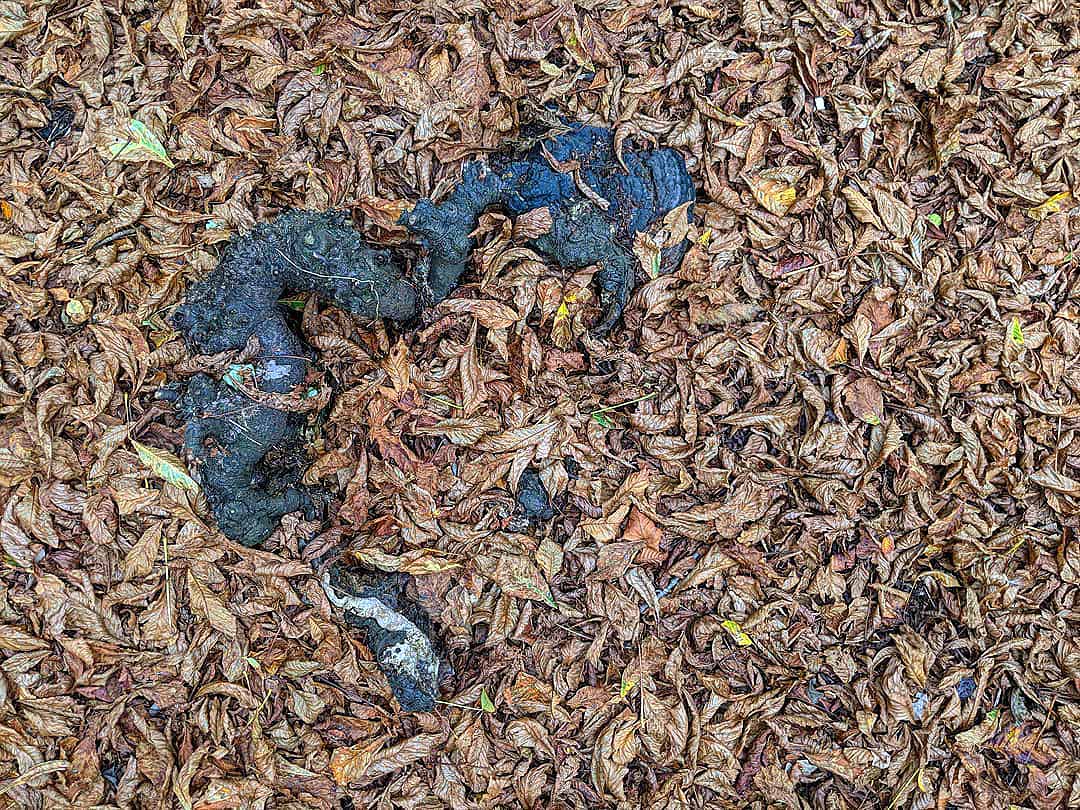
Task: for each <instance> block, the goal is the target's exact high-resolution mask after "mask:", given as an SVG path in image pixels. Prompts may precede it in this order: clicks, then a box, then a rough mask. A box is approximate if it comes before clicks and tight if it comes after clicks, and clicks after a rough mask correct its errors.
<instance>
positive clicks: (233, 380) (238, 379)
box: [221, 363, 255, 392]
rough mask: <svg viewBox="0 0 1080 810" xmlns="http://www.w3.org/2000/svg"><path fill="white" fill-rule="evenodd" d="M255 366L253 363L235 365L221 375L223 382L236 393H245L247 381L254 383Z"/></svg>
mask: <svg viewBox="0 0 1080 810" xmlns="http://www.w3.org/2000/svg"><path fill="white" fill-rule="evenodd" d="M254 379H255V366H253V365H252V364H251V363H233V364H232V365H231V366H229V368H228V369H226V371H225V373H224V374H222V375H221V381H222V382H223V383H225V384H226V385H227V386H229V387H230V388H232V389H233V390H234V391H240V392H243V390H244V382H245V381H254Z"/></svg>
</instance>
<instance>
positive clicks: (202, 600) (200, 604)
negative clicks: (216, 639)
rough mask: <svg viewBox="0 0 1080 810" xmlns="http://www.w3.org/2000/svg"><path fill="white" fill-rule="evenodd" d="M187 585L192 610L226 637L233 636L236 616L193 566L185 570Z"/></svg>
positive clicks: (235, 627)
mask: <svg viewBox="0 0 1080 810" xmlns="http://www.w3.org/2000/svg"><path fill="white" fill-rule="evenodd" d="M187 585H188V598H189V600H190V602H191V608H192V610H193V611H194V612H195V613H196V614H197V615H199V616H201V617H202V618H203V619H205V620H206V621H207V622H209V624H210V626H211V627H213V628H214V629H215V630H217V631H218V632H219V633H221V634H223V635H224V636H225V637H226V638H233V637H234V636H235V635H236V632H237V623H236V617H235V616H233V614H232V612H231V611H230V610H229V608H228V607H227V606H226V605H225V602H224V601H222V599H221V597H220V596H218V595H217V594H216V593H214V592H213V591H212V590H210V588H209V586H207V585H206V584H205V583H204V582H203V581H202V579H201V578H200V576H199V575H198V574H197V573H196V571H195V568H194V567H189V568H188V570H187Z"/></svg>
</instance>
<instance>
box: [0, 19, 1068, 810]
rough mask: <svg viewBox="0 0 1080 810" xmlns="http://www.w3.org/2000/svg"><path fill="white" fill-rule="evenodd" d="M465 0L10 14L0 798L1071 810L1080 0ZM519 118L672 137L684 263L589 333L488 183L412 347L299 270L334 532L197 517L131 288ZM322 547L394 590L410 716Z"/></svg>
mask: <svg viewBox="0 0 1080 810" xmlns="http://www.w3.org/2000/svg"><path fill="white" fill-rule="evenodd" d="M457 5H458V7H457V8H455V4H452V3H441V4H415V6H413V5H412V4H409V3H385V2H377V3H370V4H360V5H356V6H352V7H347V4H346V6H340V4H339V5H333V4H330V5H323V4H320V3H315V4H310V3H305V4H292V5H290V4H273V3H271V4H254V5H251V4H248V5H239V4H235V3H225V4H218V5H215V4H213V3H210V4H207V3H204V2H201V0H170V2H168V3H162V4H160V5H158V6H154V5H147V4H145V3H126V2H123V3H120V4H119V5H116V4H112V5H110V4H104V3H101V2H97V0H92V2H89V3H83V4H70V3H67V4H65V3H60V4H31V3H27V2H22V0H4V1H3V2H0V66H2V72H3V75H2V77H0V110H2V112H3V114H2V115H0V122H2V123H0V130H2V132H3V137H2V138H0V154H2V155H3V157H4V161H3V172H4V180H5V182H4V183H3V184H2V187H0V197H2V199H0V248H2V251H0V298H2V299H3V306H2V308H0V326H2V329H3V332H2V335H0V362H2V364H3V370H2V374H0V414H2V418H0V430H2V432H3V437H4V441H3V443H2V444H0V487H2V488H3V496H2V497H3V505H2V510H0V552H2V560H3V568H2V570H0V625H2V627H3V633H0V749H2V750H3V756H0V801H3V802H4V803H5V806H18V807H24V806H25V807H69V806H79V807H85V806H95V805H97V806H123V807H147V808H149V807H161V806H165V805H167V804H171V803H172V802H173V799H174V798H175V800H176V801H177V802H179V804H180V806H183V807H194V808H202V810H211V808H219V807H221V808H223V807H249V808H268V807H274V808H286V807H297V808H299V807H304V808H310V807H322V808H338V807H347V806H353V807H405V806H409V807H420V806H422V807H454V808H458V807H527V808H534V807H536V808H539V807H568V808H573V807H619V808H629V807H642V806H646V807H655V808H679V807H766V806H774V805H782V806H792V807H818V806H824V807H851V808H855V807H859V808H868V807H883V808H891V807H957V808H961V807H973V808H983V807H1008V806H1019V807H1034V808H1057V807H1067V806H1075V805H1077V804H1078V803H1080V768H1078V766H1077V762H1078V761H1080V741H1078V738H1077V728H1078V723H1080V702H1078V688H1080V647H1078V644H1077V639H1076V632H1075V628H1076V619H1077V614H1076V611H1077V588H1078V587H1080V545H1078V526H1080V521H1078V515H1080V430H1078V429H1080V375H1078V372H1077V368H1076V357H1077V356H1078V353H1080V271H1078V265H1077V247H1078V245H1077V241H1078V237H1077V235H1076V234H1077V233H1078V232H1080V214H1078V213H1077V210H1078V209H1076V206H1075V199H1076V195H1077V194H1078V193H1080V188H1078V187H1077V180H1076V177H1077V169H1078V159H1080V152H1078V148H1077V143H1078V137H1080V135H1078V133H1080V117H1078V116H1080V113H1078V108H1077V104H1076V91H1077V89H1078V85H1077V82H1078V80H1077V70H1078V68H1080V55H1078V54H1080V51H1078V50H1077V42H1078V41H1080V34H1078V18H1077V15H1076V10H1075V8H1074V7H1073V5H1072V4H1069V3H1019V4H1017V3H1004V4H989V5H984V6H981V7H965V6H957V5H956V4H952V5H950V4H936V3H920V4H915V5H914V6H902V5H896V4H893V5H892V6H889V7H888V8H887V9H886V7H884V6H880V5H875V4H861V3H858V2H855V3H847V4H839V5H838V4H834V3H829V2H825V3H823V2H819V0H813V2H809V1H808V2H805V3H784V2H781V3H763V2H759V0H743V2H741V3H738V4H733V5H728V6H724V5H722V4H720V5H718V4H709V3H701V4H697V3H670V4H669V3H646V2H631V3H625V2H614V1H612V2H608V0H601V1H600V2H595V3H580V4H576V5H575V4H548V3H531V4H530V3H526V4H523V5H518V6H512V5H509V4H505V3H499V2H489V3H472V4H457ZM552 102H553V103H555V104H556V105H557V107H558V111H559V113H561V114H562V115H564V116H567V117H568V118H570V119H573V120H582V121H587V122H589V123H595V124H598V125H601V126H606V127H610V128H612V129H613V130H614V131H615V132H616V142H617V143H619V142H621V141H622V140H625V139H626V138H631V137H634V138H644V139H646V140H649V141H652V142H655V143H656V144H657V145H659V146H664V147H670V148H674V149H678V150H679V151H680V152H681V153H682V154H683V155H684V157H685V158H686V160H687V163H688V166H689V168H690V170H691V172H692V174H693V176H694V179H695V183H696V185H697V189H698V197H697V203H696V206H695V220H694V223H693V224H692V225H691V226H690V230H689V233H688V234H686V235H687V236H688V237H689V238H690V239H691V240H692V243H693V247H692V248H691V250H690V251H689V253H688V254H687V256H686V257H685V259H684V260H683V262H682V264H681V266H680V267H679V268H677V270H676V271H675V272H674V273H671V274H664V273H659V272H657V256H658V255H659V254H658V251H659V249H660V247H661V246H662V245H663V244H664V239H665V238H667V237H665V236H664V235H663V234H660V235H651V236H650V237H649V238H648V239H642V240H641V241H640V244H639V245H636V246H635V253H636V255H637V256H638V259H639V260H640V263H641V266H642V272H641V279H640V280H641V281H642V284H641V285H640V286H639V287H638V289H637V291H636V292H635V295H634V298H633V300H632V301H631V304H630V306H629V308H628V310H627V313H626V315H625V317H624V319H623V323H622V324H621V326H620V327H618V328H617V329H616V330H615V331H614V332H613V333H612V334H611V336H610V337H609V338H608V339H607V340H604V341H596V340H594V339H593V338H591V337H590V336H589V334H588V325H589V323H590V322H591V319H592V317H593V316H594V314H595V312H596V311H597V303H596V301H595V300H594V299H593V298H592V295H591V293H590V278H591V275H590V272H589V271H588V270H584V271H578V272H568V271H565V270H563V269H562V268H558V267H553V266H548V265H546V264H544V263H543V261H542V260H541V259H540V257H539V256H537V255H536V254H534V253H532V252H531V251H530V250H529V249H528V248H527V247H525V242H526V241H527V240H528V239H529V238H530V237H531V236H535V235H536V234H537V233H543V232H544V229H545V226H544V222H545V218H544V214H543V212H530V213H526V214H524V215H522V216H520V217H518V218H517V221H516V222H512V221H509V220H508V219H506V218H505V217H501V216H500V215H498V214H496V213H495V212H493V213H492V214H491V215H489V216H487V217H486V218H485V219H484V220H483V221H482V223H481V228H480V229H479V231H478V233H477V235H476V236H477V239H478V241H479V245H480V247H479V249H478V250H477V252H476V257H477V258H476V259H475V260H474V263H473V267H472V268H471V271H470V274H469V275H468V276H467V277H466V284H465V285H464V286H463V287H462V288H461V289H460V290H458V292H457V293H456V294H455V295H454V296H453V297H452V298H450V299H448V300H447V301H444V302H443V303H442V304H440V305H439V307H437V308H435V309H434V310H431V311H429V312H428V313H426V314H425V316H424V319H423V321H422V323H421V324H420V325H419V327H418V328H417V329H415V330H410V331H408V332H403V333H400V334H399V333H398V332H395V331H392V329H391V327H388V326H386V325H382V324H378V323H375V324H373V323H370V322H361V321H358V320H356V319H353V318H351V317H348V316H347V315H345V314H343V313H342V312H340V311H337V310H334V309H333V308H331V307H328V306H326V305H325V304H324V303H322V302H320V301H318V300H315V299H307V300H301V299H297V300H293V299H290V304H289V305H290V307H291V308H292V309H294V310H295V311H296V315H297V318H298V323H300V326H301V329H302V331H303V333H304V336H305V340H306V341H307V342H308V343H309V344H310V345H312V346H314V347H316V348H317V349H318V350H319V352H320V362H321V364H322V367H323V369H324V371H325V373H326V375H327V378H328V379H332V380H333V381H334V385H335V395H334V399H333V401H332V403H331V405H330V407H329V409H328V410H326V411H324V412H323V413H322V414H316V415H312V416H311V421H310V422H309V425H310V429H309V432H308V433H307V434H306V435H307V437H308V439H309V441H310V454H311V461H312V470H313V474H317V478H318V480H319V483H320V484H321V485H322V486H323V487H325V488H326V491H327V493H328V499H329V501H330V503H331V507H330V514H329V518H328V520H327V521H325V522H306V521H302V520H298V519H296V517H295V516H294V517H291V518H287V519H286V521H285V522H284V524H283V526H282V529H281V530H279V531H278V533H277V534H276V535H275V536H274V537H273V538H272V539H271V541H270V542H269V543H268V544H267V546H266V547H264V548H263V549H260V550H253V549H246V548H243V547H240V546H237V545H234V544H231V543H228V542H227V541H225V540H224V539H223V538H222V537H221V535H219V534H218V533H217V532H216V530H215V529H214V528H213V526H214V524H213V521H212V519H211V518H210V515H209V513H208V511H207V506H206V503H205V500H204V498H203V496H202V494H201V492H200V491H199V489H198V486H197V485H196V486H194V487H193V486H192V483H195V482H194V480H193V479H191V477H190V476H189V475H188V471H187V468H186V467H185V465H184V463H183V461H181V460H180V459H179V458H178V457H177V455H176V453H177V452H178V450H179V448H180V446H181V436H180V433H179V423H178V421H177V420H176V417H175V416H174V415H173V414H172V413H171V411H170V409H169V408H168V407H166V406H165V405H163V404H162V403H160V402H158V401H156V400H155V398H154V392H155V391H156V390H157V389H159V388H160V387H161V385H163V384H164V383H166V382H169V381H174V380H176V379H179V378H182V377H183V376H185V375H188V374H191V373H192V372H195V371H204V372H205V371H212V370H213V369H215V368H216V369H218V373H221V372H223V371H224V370H225V369H227V368H228V367H229V365H230V363H232V362H233V359H234V358H224V359H222V358H216V359H215V358H205V357H204V358H189V357H187V356H186V355H185V353H184V351H183V349H182V347H181V344H180V341H179V340H178V337H177V335H176V334H175V333H174V332H173V331H171V329H170V328H169V327H168V326H167V324H168V319H167V318H165V317H163V315H164V314H167V313H169V312H171V311H172V309H173V308H174V307H175V306H176V305H177V303H178V302H179V301H180V300H181V298H182V295H183V291H184V289H185V287H186V285H188V284H190V283H191V282H192V281H193V280H195V279H197V278H199V277H201V276H203V275H205V274H206V273H207V272H208V271H209V270H210V269H211V268H212V267H213V266H214V265H215V263H216V261H217V257H218V255H219V253H220V250H221V247H222V242H223V241H224V240H225V239H227V238H229V236H231V235H233V234H235V233H239V232H242V231H244V230H246V229H248V228H250V227H251V226H252V225H253V224H254V223H255V222H257V221H263V220H266V219H268V218H270V217H272V216H273V215H274V214H275V213H277V212H278V211H280V210H282V209H284V208H287V207H290V206H299V207H307V208H312V209H318V210H323V209H327V208H339V209H348V210H351V211H352V212H353V214H354V218H355V220H356V221H357V223H358V224H360V225H361V226H363V227H364V228H365V229H366V232H367V233H368V235H369V236H370V238H372V239H373V240H376V241H382V242H384V243H392V242H394V240H400V239H401V238H402V237H403V234H402V233H401V232H400V229H395V226H394V223H395V222H396V220H397V218H398V216H399V215H400V213H401V212H402V211H403V210H405V209H406V208H407V207H408V206H409V205H411V203H412V202H414V201H415V200H416V199H419V198H420V197H423V196H429V195H431V194H438V193H440V192H441V191H443V190H445V189H447V188H449V187H450V185H451V184H452V183H453V182H454V181H456V180H457V178H458V177H459V172H460V166H461V165H462V164H463V163H464V162H465V161H467V160H470V159H474V158H476V157H478V156H480V155H482V154H484V153H486V152H489V151H490V150H493V149H495V148H497V147H500V146H502V145H504V144H505V143H506V142H507V141H509V140H511V139H513V138H515V137H516V135H517V133H518V131H519V127H518V125H519V123H520V122H523V121H537V120H545V118H544V117H545V116H546V115H549V111H546V110H545V105H546V104H548V103H552ZM668 236H671V235H670V234H669V235H668ZM679 236H681V234H680V235H679ZM527 469H529V470H535V471H536V474H537V475H538V476H539V478H540V480H541V481H542V483H543V487H544V489H545V490H546V492H547V493H549V494H550V496H551V500H552V505H553V511H554V518H553V519H552V520H551V521H549V522H547V523H546V524H544V525H540V526H535V527H529V528H527V529H526V530H524V533H518V529H520V527H517V528H515V526H516V524H515V523H514V514H513V513H514V509H515V500H514V497H515V495H514V488H515V485H516V482H517V481H518V480H519V479H520V477H521V475H522V473H523V472H524V471H525V470H527ZM336 546H344V547H346V548H350V549H352V550H353V552H354V553H355V554H356V555H357V557H358V558H359V559H361V560H364V561H366V562H367V564H370V565H374V566H378V567H381V568H382V569H383V570H391V571H408V572H411V573H412V574H414V576H415V577H416V588H417V592H418V597H419V599H420V600H421V601H422V603H423V604H424V606H425V607H426V608H427V610H428V612H429V613H430V614H431V615H432V617H433V620H434V622H435V624H436V626H437V627H438V628H439V630H440V632H441V634H442V636H443V637H444V641H445V642H446V645H445V646H446V649H447V651H448V656H449V657H450V659H451V660H450V661H449V664H450V667H449V668H448V672H449V673H450V675H449V676H448V678H447V679H446V681H445V682H444V684H443V698H444V700H443V701H441V702H440V704H439V705H438V707H437V711H435V712H433V713H427V714H419V715H411V716H405V715H403V714H401V713H399V712H398V711H396V707H395V705H394V703H393V700H392V699H391V696H390V692H389V687H388V685H387V683H386V681H385V679H383V678H382V676H381V675H380V674H379V672H378V670H377V668H376V667H375V665H374V661H373V658H372V655H371V653H370V651H369V650H366V649H365V648H363V646H362V645H360V644H359V643H358V642H356V641H355V639H354V638H353V637H352V636H351V635H350V633H349V631H348V628H347V626H346V625H345V624H344V623H343V622H342V621H341V619H340V617H339V616H337V615H336V614H335V613H334V612H333V611H332V610H331V607H330V605H329V604H328V602H327V600H326V598H325V596H324V595H323V594H322V591H321V588H320V586H319V583H318V580H317V579H316V576H315V574H314V572H313V570H312V569H311V566H310V565H309V563H310V562H311V561H313V560H315V559H317V558H318V557H319V556H320V555H321V554H322V553H324V552H325V551H327V550H328V549H330V548H333V547H336Z"/></svg>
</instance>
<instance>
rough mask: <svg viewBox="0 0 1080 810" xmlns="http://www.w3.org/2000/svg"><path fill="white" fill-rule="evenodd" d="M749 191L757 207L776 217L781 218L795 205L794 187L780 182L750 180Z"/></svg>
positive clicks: (765, 179) (763, 179) (761, 179)
mask: <svg viewBox="0 0 1080 810" xmlns="http://www.w3.org/2000/svg"><path fill="white" fill-rule="evenodd" d="M749 182H750V190H751V191H753V192H754V199H755V200H757V202H758V205H760V206H761V207H762V208H764V209H765V210H766V211H768V212H769V213H772V214H776V215H777V216H778V217H782V216H783V215H784V214H786V213H787V212H788V210H789V209H790V208H791V206H793V205H794V204H795V188H794V186H791V185H789V184H788V183H784V182H783V181H781V180H770V179H767V178H751V180H750V181H749Z"/></svg>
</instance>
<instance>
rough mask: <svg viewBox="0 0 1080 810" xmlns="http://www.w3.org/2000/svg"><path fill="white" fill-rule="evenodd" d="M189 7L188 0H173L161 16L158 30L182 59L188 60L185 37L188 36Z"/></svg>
mask: <svg viewBox="0 0 1080 810" xmlns="http://www.w3.org/2000/svg"><path fill="white" fill-rule="evenodd" d="M187 24H188V5H187V0H172V2H171V3H170V4H169V8H168V9H167V10H166V11H165V13H164V14H162V15H161V22H160V23H158V30H159V31H161V35H162V36H163V37H165V41H166V42H168V43H169V44H170V45H172V46H173V48H175V49H176V52H177V53H178V54H180V57H181V58H182V59H186V58H187V48H186V47H185V46H184V36H185V34H187Z"/></svg>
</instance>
